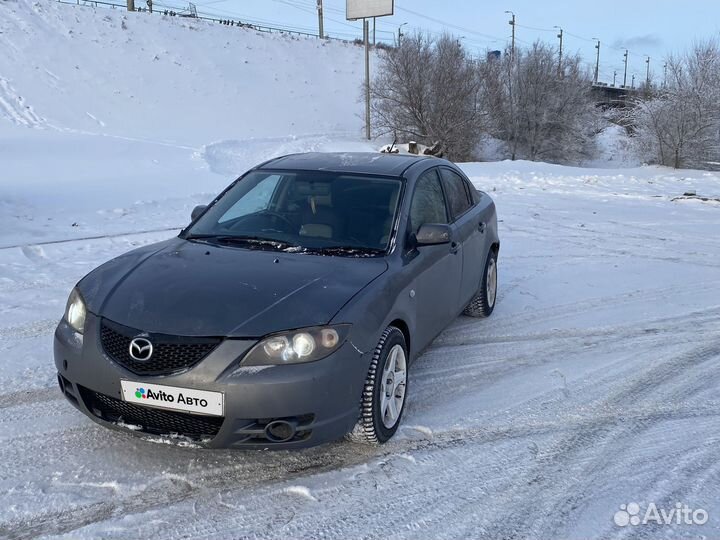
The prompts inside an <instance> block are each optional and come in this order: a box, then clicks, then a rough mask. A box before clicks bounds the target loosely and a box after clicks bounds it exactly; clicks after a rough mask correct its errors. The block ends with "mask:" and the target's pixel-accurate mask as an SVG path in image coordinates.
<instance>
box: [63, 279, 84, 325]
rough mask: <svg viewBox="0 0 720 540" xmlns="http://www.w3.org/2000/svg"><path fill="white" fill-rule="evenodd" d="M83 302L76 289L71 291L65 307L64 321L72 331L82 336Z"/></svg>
mask: <svg viewBox="0 0 720 540" xmlns="http://www.w3.org/2000/svg"><path fill="white" fill-rule="evenodd" d="M85 314H86V310H85V301H84V300H83V299H82V296H80V292H78V290H77V289H73V290H72V292H71V293H70V298H68V301H67V305H66V306H65V320H66V321H67V323H68V324H69V325H70V326H71V327H72V329H73V330H75V331H76V332H78V333H80V334H82V333H83V330H84V328H85Z"/></svg>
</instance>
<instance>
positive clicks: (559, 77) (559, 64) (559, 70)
mask: <svg viewBox="0 0 720 540" xmlns="http://www.w3.org/2000/svg"><path fill="white" fill-rule="evenodd" d="M553 28H557V29H558V30H560V33H559V34H558V35H557V37H559V38H560V54H558V79H562V45H563V29H562V28H560V27H559V26H553Z"/></svg>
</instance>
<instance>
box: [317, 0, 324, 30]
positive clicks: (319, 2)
mask: <svg viewBox="0 0 720 540" xmlns="http://www.w3.org/2000/svg"><path fill="white" fill-rule="evenodd" d="M317 12H318V36H320V39H322V38H324V37H325V32H324V29H323V8H322V0H317Z"/></svg>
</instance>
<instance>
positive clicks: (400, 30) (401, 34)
mask: <svg viewBox="0 0 720 540" xmlns="http://www.w3.org/2000/svg"><path fill="white" fill-rule="evenodd" d="M406 24H407V23H406V22H404V23H402V24H401V25H400V26H398V47H399V46H400V42H401V41H402V37H403V33H402V27H403V26H405V25H406Z"/></svg>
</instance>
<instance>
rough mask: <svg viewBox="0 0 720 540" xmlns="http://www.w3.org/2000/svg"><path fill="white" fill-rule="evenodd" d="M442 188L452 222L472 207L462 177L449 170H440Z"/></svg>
mask: <svg viewBox="0 0 720 540" xmlns="http://www.w3.org/2000/svg"><path fill="white" fill-rule="evenodd" d="M440 174H441V176H442V181H443V187H444V188H445V194H446V195H447V199H448V204H449V206H450V212H451V214H452V218H453V220H455V219H457V218H458V217H459V216H461V215H463V214H464V213H465V212H467V211H468V209H469V208H470V207H471V206H472V205H473V202H472V199H471V198H470V194H469V193H468V190H467V188H466V186H465V180H463V178H462V176H460V175H459V174H457V173H456V172H454V171H451V170H450V169H444V168H443V169H440Z"/></svg>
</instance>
